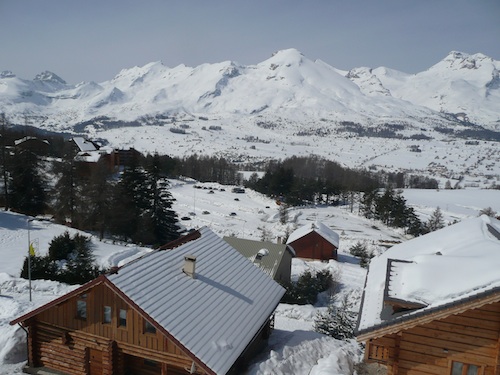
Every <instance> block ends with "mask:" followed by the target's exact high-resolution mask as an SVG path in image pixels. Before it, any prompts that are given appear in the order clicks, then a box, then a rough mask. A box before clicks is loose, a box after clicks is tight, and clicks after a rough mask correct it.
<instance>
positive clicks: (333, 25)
mask: <svg viewBox="0 0 500 375" xmlns="http://www.w3.org/2000/svg"><path fill="white" fill-rule="evenodd" d="M499 20H500V1H499V0H311V1H304V0H302V1H299V0H288V1H287V0H248V1H239V0H233V1H229V0H224V1H223V0H193V1H191V0H143V1H136V0H134V1H131V0H120V1H117V0H85V1H71V0H43V1H42V0H0V36H1V37H0V71H1V70H11V71H13V72H14V73H15V74H17V75H18V76H20V77H21V78H26V79H32V78H33V77H34V76H35V75H36V74H38V73H40V72H42V71H44V70H49V71H52V72H54V73H56V74H58V75H59V76H61V77H62V78H63V79H65V80H66V81H67V82H68V83H73V84H76V83H78V82H81V81H96V82H101V81H105V80H109V79H112V78H113V77H114V76H115V75H116V74H117V73H118V72H119V71H120V70H121V69H123V68H130V67H133V66H136V65H138V66H142V65H144V64H147V63H149V62H152V61H162V62H163V63H164V64H165V65H167V66H169V67H174V66H177V65H179V64H185V65H188V66H196V65H199V64H203V63H214V62H221V61H226V60H232V61H235V62H237V63H240V64H242V65H251V64H257V63H259V62H261V61H263V60H265V59H267V58H269V57H270V56H271V55H272V53H273V52H275V51H277V50H281V49H286V48H296V49H298V50H299V51H301V52H302V53H303V54H304V55H306V57H308V58H309V59H312V60H315V59H321V60H323V61H325V62H326V63H328V64H330V65H332V66H334V67H336V68H339V69H345V70H348V69H351V68H354V67H360V66H369V67H373V68H375V67H378V66H386V67H389V68H393V69H397V70H401V71H404V72H407V73H416V72H419V71H423V70H426V69H427V68H429V67H430V66H432V65H434V64H435V63H437V62H438V61H439V60H441V59H443V58H444V57H445V56H446V55H447V54H448V53H449V52H450V51H452V50H455V51H461V52H466V53H471V54H472V53H477V52H481V53H484V54H486V55H488V56H490V57H492V58H494V59H496V60H500V21H499Z"/></svg>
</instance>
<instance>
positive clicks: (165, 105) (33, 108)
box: [0, 48, 500, 131]
mask: <svg viewBox="0 0 500 375" xmlns="http://www.w3.org/2000/svg"><path fill="white" fill-rule="evenodd" d="M499 71H500V62H499V61H496V60H493V59H492V58H490V57H488V56H486V55H483V54H480V53H477V54H474V55H469V54H466V53H463V52H458V51H452V52H450V53H449V54H448V55H447V56H446V57H445V58H444V59H443V60H441V61H439V62H437V63H436V64H435V65H433V66H431V67H430V68H429V69H427V70H425V71H423V72H419V73H416V74H407V73H404V72H400V71H397V70H394V69H390V68H386V67H378V68H368V67H360V68H353V69H351V70H349V71H347V72H345V73H344V72H343V71H341V70H338V69H336V68H334V67H332V66H330V65H328V64H326V63H325V62H323V61H321V60H314V61H313V60H310V59H308V58H307V57H306V56H305V55H303V54H302V53H301V52H300V51H298V50H296V49H293V48H290V49H286V50H281V51H277V52H275V53H274V54H273V55H272V56H271V57H270V58H268V59H267V60H264V61H262V62H260V63H258V64H256V65H247V66H244V65H240V64H237V63H235V62H233V61H223V62H219V63H213V64H208V63H205V64H201V65H198V66H196V67H187V66H185V65H183V64H181V65H178V66H176V67H173V68H169V67H168V66H165V65H164V64H163V63H162V62H161V61H157V62H151V63H148V64H146V65H144V66H142V67H138V66H135V67H132V68H125V69H122V70H121V71H120V72H119V73H118V74H117V75H115V77H113V78H112V79H110V80H108V81H104V82H100V83H96V82H93V81H91V82H81V83H79V84H76V85H70V84H68V83H66V82H65V81H64V80H63V79H62V78H61V77H59V76H57V74H55V73H52V72H48V71H45V72H42V73H40V74H39V75H37V76H36V77H35V79H33V80H25V79H21V78H19V77H17V76H16V75H15V74H14V73H12V72H10V71H4V72H1V73H0V112H3V113H5V114H6V116H7V117H8V118H9V120H10V121H11V122H13V123H21V120H22V119H25V118H26V116H28V117H31V118H32V122H33V123H36V122H37V121H38V122H40V119H43V121H42V122H41V123H40V124H39V126H40V127H41V128H46V129H51V130H65V131H71V130H74V129H75V127H78V125H80V124H82V123H84V122H85V123H88V122H91V121H92V120H93V119H95V118H109V119H110V120H112V121H115V122H116V121H123V122H130V121H139V122H142V118H144V117H148V118H151V117H158V116H159V117H161V116H178V115H181V116H188V117H189V116H191V117H196V116H200V115H201V116H206V115H211V116H222V117H236V118H237V117H238V116H245V117H248V116H258V115H259V114H262V113H266V114H268V115H269V116H273V115H274V116H277V117H281V118H289V119H291V120H299V121H300V119H303V118H308V119H309V120H311V121H313V122H314V121H316V122H318V123H319V122H320V121H321V119H329V120H331V121H332V122H333V123H337V124H338V123H342V122H345V121H353V122H356V123H360V124H366V125H372V124H377V123H380V122H384V123H387V122H399V123H400V122H409V123H415V124H418V123H419V122H420V123H423V124H437V125H439V126H453V125H454V124H455V125H456V124H462V123H463V122H464V121H465V120H466V122H467V123H471V124H477V125H479V126H481V127H485V128H487V129H490V130H498V129H500V108H499V106H498V103H500V78H499ZM450 113H451V114H453V116H451V117H450V116H449V115H448V114H450ZM457 114H458V115H460V116H461V117H460V116H459V118H458V117H457V116H456V115H457ZM457 121H458V122H457Z"/></svg>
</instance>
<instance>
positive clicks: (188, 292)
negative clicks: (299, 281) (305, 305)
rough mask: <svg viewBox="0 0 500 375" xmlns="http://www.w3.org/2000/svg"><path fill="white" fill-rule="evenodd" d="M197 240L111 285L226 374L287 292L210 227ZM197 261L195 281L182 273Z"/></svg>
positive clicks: (151, 258)
mask: <svg viewBox="0 0 500 375" xmlns="http://www.w3.org/2000/svg"><path fill="white" fill-rule="evenodd" d="M199 232H200V234H201V236H200V237H199V238H198V239H195V240H193V241H190V242H187V243H185V244H182V245H180V246H179V247H177V248H174V249H172V250H165V251H163V250H162V251H156V252H153V253H150V254H148V255H146V256H145V257H143V258H140V259H139V260H137V261H133V262H131V263H129V264H127V265H125V266H123V267H122V268H120V269H119V270H118V273H117V274H112V275H110V276H109V277H108V278H109V280H110V281H111V282H112V283H113V284H114V285H115V286H116V287H117V288H118V289H120V290H121V291H122V292H123V293H124V294H125V295H127V297H128V298H130V299H131V300H132V301H133V302H134V303H135V304H137V305H138V306H139V307H140V308H141V309H143V310H144V312H146V313H147V314H148V315H149V316H150V317H151V318H152V319H154V320H155V321H156V322H157V323H158V324H159V325H160V326H161V327H163V328H164V329H165V330H166V331H168V333H169V334H171V335H172V336H173V337H175V339H176V340H178V341H179V342H180V343H181V344H182V345H183V346H184V347H185V348H186V349H188V350H189V351H190V352H191V353H192V354H193V355H195V356H196V357H197V358H199V359H200V360H201V361H202V362H203V363H204V364H205V365H206V366H208V367H209V368H210V369H211V370H213V371H214V372H215V373H217V374H225V373H226V372H227V371H228V370H229V369H230V368H231V366H232V365H233V364H234V363H235V361H236V360H237V359H238V357H239V356H240V355H241V354H242V352H243V351H244V350H245V348H246V346H247V345H248V344H249V343H250V342H251V341H252V339H253V338H254V336H255V335H256V334H257V333H258V331H259V330H260V328H261V327H262V326H263V324H264V323H265V322H266V320H267V318H268V317H269V316H270V315H271V314H272V313H273V311H274V309H275V308H276V306H277V305H278V303H279V301H280V299H281V297H282V296H283V294H284V289H283V288H282V287H281V286H280V285H279V284H277V283H276V282H274V281H273V280H272V279H271V278H270V277H268V276H267V275H266V274H264V273H263V272H261V271H260V270H259V269H258V268H257V267H254V266H253V265H252V263H251V262H249V261H248V260H247V259H246V258H245V257H243V256H242V255H241V254H240V253H239V252H237V251H236V250H235V249H234V248H232V247H231V246H230V245H229V244H228V243H227V242H225V241H223V240H222V239H221V238H220V237H218V236H217V235H216V234H214V233H213V232H212V231H211V230H210V229H208V228H201V229H200V230H199ZM187 255H193V256H195V257H196V269H195V273H196V277H195V278H191V277H190V276H188V275H186V274H184V273H183V271H182V268H183V264H184V257H185V256H187Z"/></svg>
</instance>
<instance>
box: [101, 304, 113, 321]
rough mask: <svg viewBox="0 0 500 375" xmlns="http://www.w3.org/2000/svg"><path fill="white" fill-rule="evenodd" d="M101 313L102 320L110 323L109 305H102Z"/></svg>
mask: <svg viewBox="0 0 500 375" xmlns="http://www.w3.org/2000/svg"><path fill="white" fill-rule="evenodd" d="M103 313H104V315H103V317H102V322H103V323H111V306H104V310H103Z"/></svg>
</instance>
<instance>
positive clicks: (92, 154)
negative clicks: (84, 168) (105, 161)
mask: <svg viewBox="0 0 500 375" xmlns="http://www.w3.org/2000/svg"><path fill="white" fill-rule="evenodd" d="M112 152H113V149H111V148H100V149H99V150H95V151H80V152H78V153H77V154H76V156H75V160H76V161H81V162H86V163H97V162H98V161H99V160H100V159H101V157H102V156H103V155H110V154H111V153H112Z"/></svg>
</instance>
